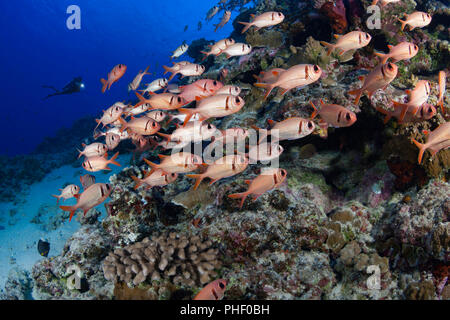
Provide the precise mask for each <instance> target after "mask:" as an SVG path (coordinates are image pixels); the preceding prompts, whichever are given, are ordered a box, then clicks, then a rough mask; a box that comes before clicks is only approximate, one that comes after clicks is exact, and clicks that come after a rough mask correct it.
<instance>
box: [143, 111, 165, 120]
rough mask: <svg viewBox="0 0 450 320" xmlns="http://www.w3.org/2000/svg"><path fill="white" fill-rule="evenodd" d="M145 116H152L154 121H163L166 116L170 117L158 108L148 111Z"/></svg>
mask: <svg viewBox="0 0 450 320" xmlns="http://www.w3.org/2000/svg"><path fill="white" fill-rule="evenodd" d="M147 117H149V118H152V119H153V120H155V121H156V122H161V121H164V119H166V118H167V117H169V118H170V116H169V115H168V114H167V113H165V112H163V111H160V110H154V111H150V112H148V113H147ZM169 122H170V121H169Z"/></svg>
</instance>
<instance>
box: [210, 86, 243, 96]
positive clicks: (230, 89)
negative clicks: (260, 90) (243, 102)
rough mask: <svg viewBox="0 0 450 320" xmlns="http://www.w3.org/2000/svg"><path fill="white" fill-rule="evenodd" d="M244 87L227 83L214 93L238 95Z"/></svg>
mask: <svg viewBox="0 0 450 320" xmlns="http://www.w3.org/2000/svg"><path fill="white" fill-rule="evenodd" d="M241 91H242V89H241V88H240V87H238V86H232V85H226V86H223V87H222V88H220V89H219V90H217V91H216V92H215V93H214V94H216V95H217V94H228V95H232V96H238V95H240V94H241Z"/></svg>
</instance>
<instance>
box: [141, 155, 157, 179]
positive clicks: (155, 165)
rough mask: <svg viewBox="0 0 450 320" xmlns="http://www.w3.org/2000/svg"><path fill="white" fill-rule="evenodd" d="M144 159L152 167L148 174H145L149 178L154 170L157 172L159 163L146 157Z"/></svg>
mask: <svg viewBox="0 0 450 320" xmlns="http://www.w3.org/2000/svg"><path fill="white" fill-rule="evenodd" d="M144 161H145V162H146V163H147V164H148V165H149V166H150V167H151V168H152V169H151V170H150V171H148V172H147V174H146V175H145V177H146V178H147V177H148V176H150V175H151V174H152V173H153V172H155V171H156V170H157V169H159V165H158V164H156V163H153V162H151V161H149V160H147V159H145V158H144Z"/></svg>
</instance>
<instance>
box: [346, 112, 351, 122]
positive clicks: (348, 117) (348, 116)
mask: <svg viewBox="0 0 450 320" xmlns="http://www.w3.org/2000/svg"><path fill="white" fill-rule="evenodd" d="M345 119H347V120H348V121H350V120H351V119H352V117H351V116H350V113H347V114H346V115H345Z"/></svg>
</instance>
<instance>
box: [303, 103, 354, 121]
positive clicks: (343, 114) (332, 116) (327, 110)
mask: <svg viewBox="0 0 450 320" xmlns="http://www.w3.org/2000/svg"><path fill="white" fill-rule="evenodd" d="M310 104H311V106H312V107H313V108H314V112H313V113H312V115H311V119H314V118H315V117H316V116H317V115H320V118H321V119H320V122H319V125H320V126H321V127H322V126H324V127H328V126H332V127H335V128H343V127H350V126H351V125H352V124H354V123H355V122H356V114H355V113H354V112H352V111H350V110H347V109H346V108H344V107H343V106H340V105H337V104H325V103H324V102H323V101H322V99H321V100H320V104H321V106H320V110H319V109H317V108H316V106H315V105H314V103H312V101H311V102H310Z"/></svg>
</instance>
